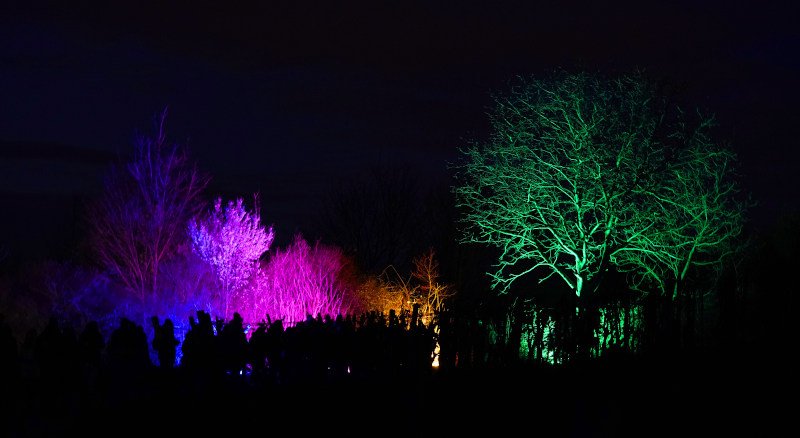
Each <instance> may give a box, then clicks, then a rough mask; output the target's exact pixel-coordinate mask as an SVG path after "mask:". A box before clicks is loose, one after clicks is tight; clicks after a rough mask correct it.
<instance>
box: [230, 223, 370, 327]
mask: <svg viewBox="0 0 800 438" xmlns="http://www.w3.org/2000/svg"><path fill="white" fill-rule="evenodd" d="M351 269H352V263H351V262H350V261H349V259H348V258H347V257H345V256H344V254H343V253H342V251H341V250H340V249H339V248H338V247H335V246H328V245H323V244H321V243H319V242H317V243H316V244H314V246H311V245H309V244H308V242H306V241H305V239H304V238H303V237H302V236H301V235H299V234H298V235H296V236H295V238H294V242H293V243H292V244H291V245H289V247H287V248H286V249H284V250H278V251H276V252H275V253H274V254H273V255H272V257H271V258H270V260H269V262H267V263H266V264H265V266H264V269H262V270H261V271H260V272H259V273H258V280H257V281H256V284H255V285H254V286H253V290H252V291H251V293H250V294H248V295H246V296H245V295H243V296H242V298H243V299H242V300H241V301H239V303H238V304H239V306H238V308H239V309H241V312H240V313H242V316H243V317H245V319H246V320H248V321H253V322H256V321H260V320H261V319H263V318H265V317H266V316H267V315H269V316H270V318H272V319H283V320H284V323H285V324H287V325H293V324H294V323H296V322H298V321H302V320H303V319H305V318H306V316H307V315H312V316H316V315H318V314H321V315H331V316H336V315H339V314H346V313H348V312H349V310H350V308H351V305H352V304H353V302H352V301H353V297H354V293H355V287H354V283H355V281H354V275H352V271H351Z"/></svg>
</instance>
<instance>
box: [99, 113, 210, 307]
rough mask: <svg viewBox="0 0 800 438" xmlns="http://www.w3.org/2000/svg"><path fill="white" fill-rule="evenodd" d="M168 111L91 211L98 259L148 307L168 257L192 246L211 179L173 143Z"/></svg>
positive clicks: (138, 141) (111, 179) (111, 178)
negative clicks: (191, 223) (192, 222)
mask: <svg viewBox="0 0 800 438" xmlns="http://www.w3.org/2000/svg"><path fill="white" fill-rule="evenodd" d="M166 116H167V112H166V110H164V111H163V112H162V113H161V114H160V115H159V117H158V119H157V124H156V133H155V136H154V137H146V136H139V137H137V138H136V142H135V146H136V149H135V153H134V156H133V158H132V159H131V160H130V161H129V162H127V163H122V164H120V165H118V166H116V167H114V168H112V170H111V172H110V173H109V175H108V177H107V179H106V184H105V191H104V192H103V194H102V196H101V197H100V198H99V199H98V200H97V201H96V202H94V203H93V204H92V205H91V206H90V208H89V215H88V225H89V234H90V241H91V247H92V249H93V251H94V254H95V256H96V257H97V259H98V261H99V262H100V263H101V264H102V265H103V266H104V267H105V268H106V269H108V270H109V271H110V272H112V273H113V274H114V275H115V277H116V278H118V279H119V280H120V281H121V282H122V284H124V285H125V287H126V289H127V290H128V291H130V292H131V293H132V294H133V295H134V296H135V297H136V298H137V299H138V300H139V301H140V302H141V303H142V305H143V306H145V305H146V304H147V303H146V301H147V297H148V296H151V295H154V294H155V293H156V292H157V291H158V284H159V280H158V278H159V272H160V269H161V267H162V265H163V264H164V262H165V261H167V260H169V259H170V258H172V257H174V256H175V255H176V254H178V253H179V250H180V248H181V247H184V246H185V245H186V243H187V238H186V232H185V230H186V222H187V221H188V220H189V218H191V217H193V216H194V215H195V214H197V213H198V212H199V211H200V209H201V208H202V204H201V203H200V201H199V196H200V193H201V192H202V191H203V190H204V189H205V187H206V185H207V184H208V177H206V176H205V175H204V174H202V173H200V172H199V171H198V169H197V167H196V166H195V165H194V164H193V163H192V162H191V161H190V160H189V156H188V153H187V151H186V150H185V149H184V148H183V147H180V146H178V145H175V144H170V143H168V142H167V140H166V131H165V129H164V122H165V120H166Z"/></svg>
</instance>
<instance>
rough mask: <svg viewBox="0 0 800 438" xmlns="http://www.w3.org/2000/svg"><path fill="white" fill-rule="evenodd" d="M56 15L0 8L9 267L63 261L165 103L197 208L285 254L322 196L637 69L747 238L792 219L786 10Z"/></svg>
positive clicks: (425, 160) (275, 8) (790, 9)
mask: <svg viewBox="0 0 800 438" xmlns="http://www.w3.org/2000/svg"><path fill="white" fill-rule="evenodd" d="M52 3H53V4H52V5H45V4H40V2H27V1H19V2H15V1H12V2H11V5H10V6H2V7H0V41H2V43H0V102H2V104H0V202H2V217H3V219H2V221H3V222H2V223H3V227H2V229H3V231H2V232H0V246H2V247H4V248H5V251H6V252H8V253H9V254H10V255H11V257H7V258H6V260H11V259H14V258H18V257H22V258H26V257H27V258H30V257H56V256H63V255H65V254H68V252H69V249H68V248H66V247H65V246H66V245H72V244H73V243H74V242H75V241H76V240H77V239H78V236H79V234H80V230H79V227H78V226H77V225H76V224H78V223H79V215H80V206H81V205H82V202H83V200H84V199H86V198H87V197H89V196H92V195H93V194H96V193H97V192H98V190H99V189H100V188H101V181H102V174H103V172H104V171H105V169H106V166H107V165H108V164H109V163H111V162H113V161H114V160H115V159H116V158H117V157H118V156H120V155H123V156H124V154H127V153H129V152H130V150H131V147H132V140H133V138H134V135H135V134H136V133H137V132H143V133H150V132H151V127H152V122H153V118H154V115H155V114H156V113H158V112H159V111H160V110H161V109H162V108H164V107H165V106H168V108H169V116H168V119H167V129H168V136H169V138H170V139H171V140H173V141H175V142H178V143H181V144H185V145H186V146H187V147H188V148H189V150H190V151H191V153H192V155H193V157H194V158H195V159H196V160H197V162H198V164H199V166H200V168H201V169H202V170H204V171H207V172H208V173H209V174H210V175H211V176H212V178H213V180H212V181H213V182H212V185H211V187H210V188H209V192H210V193H209V194H210V195H212V196H213V195H214V194H225V195H226V196H233V195H239V196H243V197H246V198H249V197H250V195H251V194H252V193H254V192H259V193H260V194H261V198H262V201H263V219H264V221H265V222H267V223H273V224H275V227H276V231H277V232H278V235H279V241H284V242H285V241H286V240H288V238H289V236H290V235H291V234H292V233H293V232H294V231H304V230H302V226H303V225H302V224H305V223H306V222H307V220H306V219H307V218H308V217H309V216H310V215H313V214H315V212H316V211H317V209H318V208H319V205H320V198H321V196H322V195H323V194H324V193H326V190H328V189H329V188H330V187H331V186H332V185H333V182H335V181H338V180H340V179H343V178H344V179H346V178H350V177H354V176H357V175H359V174H360V173H363V172H364V171H365V169H369V168H371V167H374V166H381V165H386V164H392V165H405V166H408V167H409V168H410V169H413V170H414V172H417V174H418V175H422V176H421V181H423V182H425V183H427V182H437V183H440V184H441V183H442V181H447V178H448V170H447V166H446V163H447V162H448V161H452V160H454V159H455V158H456V157H457V148H458V147H460V146H464V145H466V144H467V142H469V141H470V140H480V139H482V138H484V137H485V136H486V132H487V124H488V123H487V119H486V116H485V112H486V106H487V104H488V101H489V99H488V97H489V93H490V92H491V91H502V90H504V87H505V84H506V83H507V82H508V81H509V80H511V79H513V78H514V77H515V76H516V75H536V74H543V73H546V72H549V71H552V70H553V69H556V68H566V69H587V70H590V71H602V72H610V73H613V72H626V71H630V70H632V69H634V68H641V69H644V70H645V71H646V72H647V73H649V74H651V75H653V76H655V77H659V78H664V79H666V80H668V81H670V82H672V83H675V84H677V85H679V87H680V88H681V89H683V90H684V91H685V94H686V96H687V97H688V98H689V100H691V101H692V102H694V103H695V104H696V105H697V106H700V107H704V108H708V109H709V110H711V111H713V112H714V113H716V115H717V118H718V121H719V123H720V126H719V131H718V134H719V136H718V137H717V139H718V140H720V141H725V142H727V143H728V144H729V145H730V147H731V148H732V149H734V150H735V151H736V152H737V153H738V154H739V157H740V162H741V165H742V168H741V173H742V175H743V181H744V184H745V186H744V187H745V188H746V189H747V190H748V191H750V192H751V193H752V195H753V198H754V199H755V200H756V201H757V202H758V206H757V207H756V208H755V209H754V211H753V213H752V219H753V224H754V225H755V226H757V227H768V226H769V224H771V223H773V222H774V221H775V220H776V219H777V218H778V217H779V216H780V215H782V214H784V213H787V212H790V211H793V210H796V209H797V207H798V198H799V196H798V195H800V193H798V186H800V184H798V182H797V176H796V175H797V174H798V171H799V170H800V164H799V162H800V161H799V160H798V158H800V156H798V152H797V150H798V147H797V138H798V136H797V135H796V128H797V126H800V115H799V114H800V113H799V112H798V111H797V110H796V108H797V102H798V101H800V92H798V87H797V78H798V77H799V76H798V72H799V71H800V58H799V57H798V54H799V53H800V51H799V50H798V48H800V31H798V29H800V26H798V24H800V23H798V16H799V15H798V11H797V7H796V6H786V5H781V4H779V3H778V2H769V5H764V4H762V3H765V2H755V1H753V2H744V1H714V2H697V1H670V2H667V1H661V2H626V1H623V2H611V3H614V5H606V4H602V3H606V2H595V6H590V7H588V6H586V5H584V4H581V3H578V2H569V1H567V2H563V1H559V2H547V3H544V2H533V1H521V2H471V1H466V2H465V1H461V2H435V1H402V2H401V1H391V2H376V1H357V2H327V1H326V2H307V1H303V0H299V1H297V0H295V1H258V2H256V1H240V2H213V3H210V4H205V2H197V1H176V2H160V1H152V2H151V1H124V2H117V1H113V2H98V4H94V3H93V2H85V1H77V2H52ZM62 3H66V4H68V5H69V6H68V7H67V6H64V5H63V4H62ZM163 3H169V5H164V4H163ZM499 3H502V4H504V5H505V6H502V7H501V6H498V5H497V4H499ZM699 3H702V4H699ZM786 3H787V4H791V3H793V2H786ZM4 4H5V2H4ZM109 4H113V5H114V6H109ZM334 4H336V6H334ZM78 5H80V6H78Z"/></svg>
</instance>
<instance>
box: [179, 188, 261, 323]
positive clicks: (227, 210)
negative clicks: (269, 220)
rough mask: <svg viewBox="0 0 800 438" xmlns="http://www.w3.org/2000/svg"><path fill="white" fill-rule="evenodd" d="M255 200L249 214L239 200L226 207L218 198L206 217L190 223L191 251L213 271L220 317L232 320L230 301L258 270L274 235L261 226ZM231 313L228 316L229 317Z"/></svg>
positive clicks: (229, 203) (230, 202)
mask: <svg viewBox="0 0 800 438" xmlns="http://www.w3.org/2000/svg"><path fill="white" fill-rule="evenodd" d="M258 210H259V208H258V198H257V197H256V202H255V206H254V209H253V211H252V212H250V211H247V209H246V208H245V206H244V203H243V202H242V199H241V198H239V199H237V200H236V201H235V202H234V201H229V202H228V203H227V204H225V206H224V207H223V205H222V199H221V198H218V199H217V201H216V203H215V204H214V208H213V209H212V210H211V211H210V212H209V213H208V214H207V215H205V216H203V217H200V218H195V219H192V220H191V221H190V222H189V236H191V239H192V250H193V251H194V253H195V254H197V255H198V256H199V257H200V258H201V259H202V260H203V261H205V262H206V263H208V265H209V266H210V267H211V268H212V270H213V272H214V274H215V276H216V279H217V281H218V285H219V287H220V290H219V291H220V296H219V298H220V306H221V309H219V310H221V311H222V314H223V317H224V318H228V317H230V316H232V312H233V310H234V309H233V308H232V307H231V306H230V305H231V303H232V300H234V299H236V298H237V297H236V295H237V294H238V293H240V292H241V291H242V290H243V289H244V286H245V285H247V283H248V281H249V280H250V279H251V277H252V276H253V274H255V272H256V271H257V270H258V260H259V258H260V257H261V255H262V254H264V253H265V252H267V251H268V250H269V247H270V245H271V244H272V240H273V239H274V237H275V234H274V232H273V230H272V227H270V228H265V227H264V226H262V225H261V215H260V214H259V212H258ZM229 313H230V314H229Z"/></svg>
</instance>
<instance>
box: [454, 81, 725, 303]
mask: <svg viewBox="0 0 800 438" xmlns="http://www.w3.org/2000/svg"><path fill="white" fill-rule="evenodd" d="M494 102H495V107H494V111H493V112H492V113H491V122H492V128H493V132H492V136H491V138H490V140H489V142H488V143H487V144H485V145H483V146H478V145H474V146H471V147H468V148H466V149H465V150H463V151H462V152H463V154H464V161H463V162H462V163H461V164H459V165H458V166H456V169H457V171H458V174H457V180H458V184H457V185H456V187H455V188H454V191H455V193H456V196H457V205H458V206H459V208H461V209H462V212H463V215H462V223H463V224H465V225H466V228H465V230H464V234H463V237H462V241H465V242H475V243H485V244H490V245H492V246H495V247H497V248H499V250H500V255H499V258H498V263H497V265H496V266H495V267H496V269H495V270H494V271H493V272H491V273H490V276H491V278H492V287H493V288H495V289H499V291H500V292H501V293H505V292H507V291H508V289H509V287H510V286H511V285H512V284H513V283H514V282H515V281H516V280H517V279H519V278H521V277H523V276H526V275H528V274H531V273H533V272H534V271H541V272H542V274H543V275H541V276H540V278H539V281H540V282H541V281H545V280H547V279H548V278H550V277H553V276H555V277H556V278H559V279H561V280H562V281H563V283H564V284H566V285H567V286H568V287H569V288H570V289H571V290H572V291H573V292H574V294H575V296H576V297H578V298H580V297H581V295H582V293H583V292H585V291H586V290H587V284H591V285H592V286H591V287H590V288H589V289H588V290H594V289H596V287H597V286H598V285H599V280H600V279H601V278H602V274H603V273H604V272H605V271H606V270H607V269H608V268H609V267H610V266H612V265H616V266H617V267H620V268H622V269H623V270H626V269H627V270H629V271H635V272H636V273H637V275H638V276H639V278H640V281H639V283H637V284H643V283H642V281H641V279H642V278H643V277H647V278H648V279H652V278H656V277H658V278H662V279H663V276H664V275H665V274H664V271H665V269H666V268H665V267H667V266H672V265H674V266H678V268H677V271H675V270H673V272H678V276H679V277H680V278H683V276H685V270H686V269H688V267H689V266H691V265H693V264H694V265H696V264H698V263H704V262H705V261H704V260H703V259H700V258H697V254H698V253H704V254H708V255H710V254H712V252H713V251H715V250H716V249H717V248H722V244H723V243H726V242H728V241H729V240H730V239H732V238H733V237H735V236H736V235H737V234H738V232H739V230H740V226H739V225H737V224H736V221H738V220H739V219H740V218H741V214H740V213H741V212H740V211H739V210H738V207H739V206H738V204H736V203H735V202H733V201H731V200H730V197H731V196H732V195H733V192H734V191H735V189H734V187H735V186H733V185H731V184H730V183H729V182H728V180H727V178H728V177H729V176H730V175H729V171H730V167H729V164H731V163H730V161H731V159H732V155H730V154H729V153H728V152H725V151H722V150H721V149H715V148H712V147H711V142H710V140H709V139H708V137H707V136H706V135H707V127H708V124H709V118H708V117H701V119H700V121H699V123H698V124H697V125H696V126H697V127H692V126H690V125H689V123H688V121H687V120H686V119H685V118H684V117H683V114H682V113H681V112H680V111H678V110H677V109H676V108H674V107H672V106H670V105H668V104H667V100H666V98H665V97H664V96H663V95H661V94H660V93H659V92H658V90H657V89H656V87H654V86H653V85H652V84H651V83H650V82H648V81H646V80H645V79H644V78H643V77H642V76H641V75H638V74H637V75H630V76H623V77H620V78H616V79H604V78H600V77H598V76H592V75H588V74H575V75H567V74H561V75H556V76H554V77H552V78H548V79H541V80H530V81H521V83H519V84H517V85H516V86H514V87H512V88H511V90H510V92H509V93H507V94H504V95H496V96H494ZM715 181H716V182H717V183H716V185H715V183H714V182H715ZM703 202H705V203H706V204H705V207H704V206H703V204H702V203H703ZM712 229H714V230H716V231H712ZM670 269H671V268H670Z"/></svg>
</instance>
